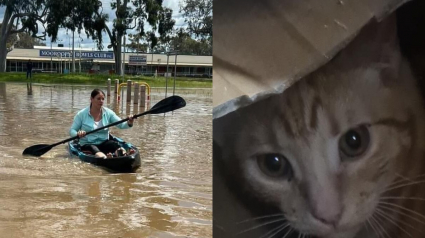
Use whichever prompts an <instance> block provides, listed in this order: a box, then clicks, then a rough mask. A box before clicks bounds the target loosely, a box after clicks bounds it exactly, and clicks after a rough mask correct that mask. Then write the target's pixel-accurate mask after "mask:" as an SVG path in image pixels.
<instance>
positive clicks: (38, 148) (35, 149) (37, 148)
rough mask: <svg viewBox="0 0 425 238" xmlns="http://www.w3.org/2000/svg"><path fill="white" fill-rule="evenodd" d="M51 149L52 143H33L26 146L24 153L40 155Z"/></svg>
mask: <svg viewBox="0 0 425 238" xmlns="http://www.w3.org/2000/svg"><path fill="white" fill-rule="evenodd" d="M50 149H52V146H51V145H46V144H40V145H33V146H30V147H28V148H26V149H25V150H24V152H22V155H32V156H37V157H38V156H41V155H43V154H45V153H46V152H47V151H49V150H50Z"/></svg>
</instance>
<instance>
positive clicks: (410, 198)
mask: <svg viewBox="0 0 425 238" xmlns="http://www.w3.org/2000/svg"><path fill="white" fill-rule="evenodd" d="M380 199H381V200H417V201H425V198H420V197H381V198H380Z"/></svg>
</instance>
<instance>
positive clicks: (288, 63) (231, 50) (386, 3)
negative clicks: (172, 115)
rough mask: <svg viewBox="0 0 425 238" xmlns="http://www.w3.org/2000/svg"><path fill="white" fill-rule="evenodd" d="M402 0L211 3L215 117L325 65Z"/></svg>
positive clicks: (223, 0) (221, 0)
mask: <svg viewBox="0 0 425 238" xmlns="http://www.w3.org/2000/svg"><path fill="white" fill-rule="evenodd" d="M405 2H406V1H402V0H321V1H317V0H296V1H295V0H262V1H258V0H214V29H213V31H214V39H213V42H214V47H213V57H214V59H213V65H214V66H213V76H214V83H213V105H214V110H213V118H218V117H221V116H223V115H225V114H227V113H229V112H231V111H234V110H236V109H237V108H239V107H242V106H246V105H249V104H250V103H251V102H253V101H255V100H259V99H261V97H266V96H267V95H270V94H271V93H281V92H282V91H283V90H284V89H286V88H287V87H289V86H290V85H291V84H292V83H293V82H295V81H296V80H298V79H299V78H301V77H303V76H304V75H306V74H308V73H310V72H311V71H313V70H315V69H317V68H318V67H320V66H321V65H323V64H325V63H326V62H328V61H329V60H330V59H331V58H332V57H333V56H334V55H335V54H336V53H337V52H338V51H339V50H341V49H342V48H343V47H344V46H345V45H346V44H348V42H349V41H350V40H351V39H352V38H353V37H355V35H356V34H357V32H358V31H359V30H360V29H361V28H362V27H363V26H364V25H365V24H367V23H368V22H369V21H370V20H371V19H372V18H377V19H378V20H379V19H381V18H383V17H385V16H386V15H387V14H389V13H391V12H392V11H394V10H395V9H396V8H397V7H398V6H400V5H401V4H403V3H405Z"/></svg>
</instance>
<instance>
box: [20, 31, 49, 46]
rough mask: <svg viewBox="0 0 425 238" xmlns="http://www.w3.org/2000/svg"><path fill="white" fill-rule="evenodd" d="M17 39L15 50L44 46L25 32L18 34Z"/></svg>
mask: <svg viewBox="0 0 425 238" xmlns="http://www.w3.org/2000/svg"><path fill="white" fill-rule="evenodd" d="M18 38H19V40H18V42H16V43H15V48H21V49H33V48H34V45H46V44H45V43H44V42H41V41H40V39H38V38H33V37H31V35H30V34H28V33H26V32H23V33H19V34H18Z"/></svg>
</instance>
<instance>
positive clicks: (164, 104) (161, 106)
mask: <svg viewBox="0 0 425 238" xmlns="http://www.w3.org/2000/svg"><path fill="white" fill-rule="evenodd" d="M184 106H186V101H185V100H184V99H183V98H182V97H180V96H177V95H174V96H171V97H168V98H164V99H162V100H161V101H159V102H158V103H157V104H155V105H154V106H153V107H152V108H151V109H150V110H148V111H146V112H143V113H140V114H136V115H134V116H133V118H134V119H136V118H138V117H141V116H144V115H147V114H160V113H166V112H171V111H174V110H177V109H179V108H182V107H184ZM128 120H129V119H128V118H126V119H122V120H120V121H117V122H114V123H111V124H109V125H106V126H103V127H100V128H97V129H96V130H92V131H89V132H86V135H88V134H91V133H94V132H96V131H99V130H103V129H105V128H107V127H111V126H115V125H118V124H120V123H123V122H125V121H128ZM75 139H78V135H77V136H74V137H71V138H69V139H66V140H63V141H60V142H58V143H55V144H52V145H47V144H40V145H33V146H30V147H28V148H26V149H25V150H24V152H22V154H23V155H32V156H41V155H43V154H45V153H46V152H48V151H49V150H50V149H52V148H53V147H55V146H57V145H60V144H63V143H65V142H68V141H72V140H75Z"/></svg>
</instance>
